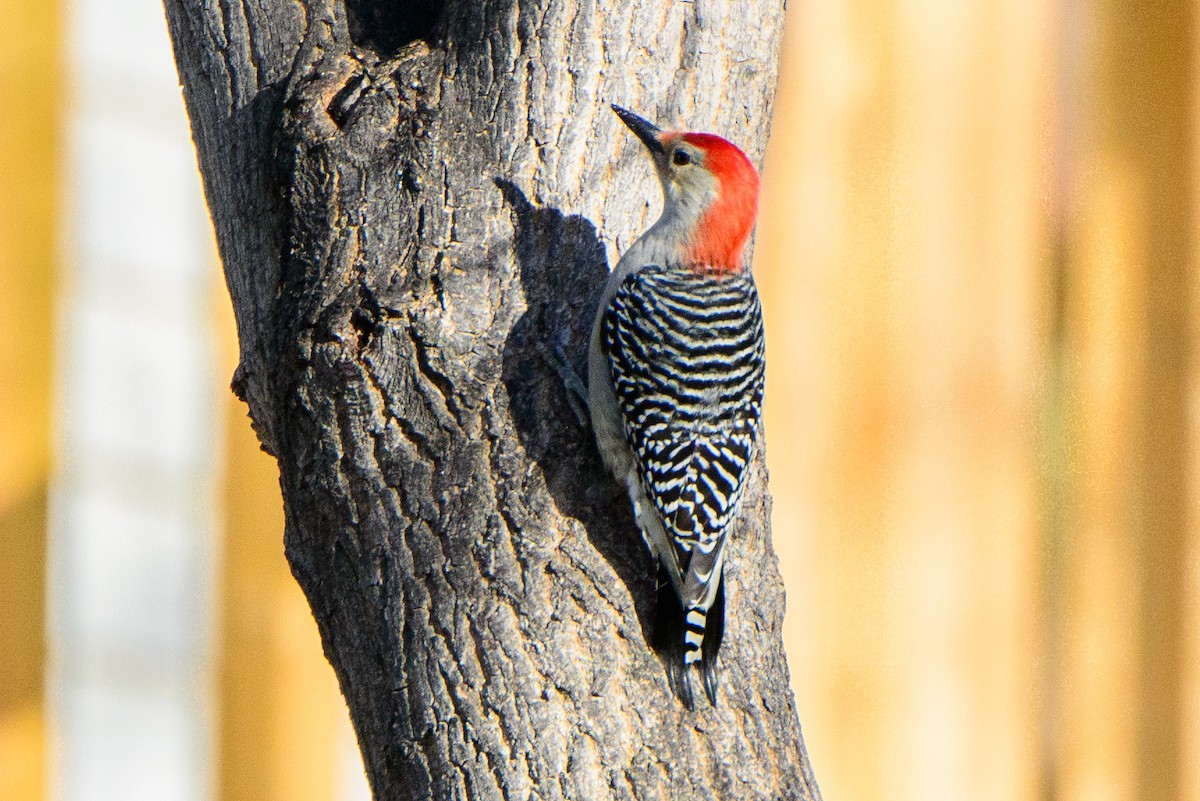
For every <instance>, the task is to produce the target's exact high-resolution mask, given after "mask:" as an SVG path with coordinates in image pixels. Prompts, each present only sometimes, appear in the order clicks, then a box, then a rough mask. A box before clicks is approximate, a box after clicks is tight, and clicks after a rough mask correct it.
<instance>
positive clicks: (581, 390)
mask: <svg viewBox="0 0 1200 801" xmlns="http://www.w3.org/2000/svg"><path fill="white" fill-rule="evenodd" d="M546 361H547V362H548V363H549V364H550V366H551V367H553V368H554V369H555V371H556V372H557V373H558V377H559V378H560V379H561V380H562V382H563V388H564V389H565V390H566V391H567V403H568V404H570V406H571V411H572V412H574V413H575V419H576V420H578V421H579V425H580V426H582V427H584V428H586V427H587V426H588V424H589V423H590V422H591V415H590V414H589V412H588V391H587V386H586V385H585V384H584V383H583V379H582V378H580V377H579V373H577V372H575V369H574V368H573V367H571V364H570V362H569V361H567V355H566V353H564V352H563V348H562V345H555V346H554V347H553V348H551V349H550V350H548V351H546Z"/></svg>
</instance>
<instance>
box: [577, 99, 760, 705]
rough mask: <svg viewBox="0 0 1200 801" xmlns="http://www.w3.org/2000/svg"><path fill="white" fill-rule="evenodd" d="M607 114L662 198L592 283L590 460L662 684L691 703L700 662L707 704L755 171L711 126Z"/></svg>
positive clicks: (718, 620) (727, 515)
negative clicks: (644, 575)
mask: <svg viewBox="0 0 1200 801" xmlns="http://www.w3.org/2000/svg"><path fill="white" fill-rule="evenodd" d="M612 110H613V111H614V112H615V113H616V115H617V116H618V117H619V118H620V119H621V121H622V122H624V124H625V125H626V126H627V127H628V128H629V129H630V130H631V131H632V132H633V133H634V135H636V136H637V138H638V139H639V140H640V141H641V143H642V144H643V145H644V146H645V149H646V151H647V152H648V153H649V155H650V158H651V160H652V162H653V165H654V169H655V171H656V173H657V175H658V178H659V181H660V183H661V185H662V194H663V209H662V214H661V216H659V218H658V220H657V221H656V222H655V223H654V224H653V225H652V226H650V228H648V229H647V230H646V231H645V232H644V233H642V234H641V236H639V237H638V239H637V240H636V241H635V242H634V243H633V244H632V245H631V246H630V247H629V249H628V250H627V251H626V252H625V253H624V254H623V255H622V256H621V258H620V260H619V261H618V262H617V264H616V266H615V267H614V268H613V269H612V271H611V272H610V274H609V277H608V281H607V283H606V285H605V287H604V290H603V291H602V293H601V296H600V304H599V307H598V309H597V311H596V317H595V321H594V324H593V326H592V334H591V341H590V344H589V348H588V389H587V391H588V404H587V405H588V409H589V412H590V415H591V422H592V430H593V433H594V436H595V440H596V445H597V448H598V450H599V452H600V456H601V459H602V461H603V462H604V464H605V466H606V467H607V468H608V470H609V472H610V473H611V474H612V475H613V476H614V477H615V478H616V480H617V481H618V482H620V483H621V484H622V485H624V487H625V489H626V491H627V492H628V495H629V500H630V503H631V504H632V506H633V515H634V518H635V521H636V523H637V526H638V528H639V529H640V531H641V534H642V538H643V539H644V541H645V543H646V546H647V547H648V548H649V550H650V553H651V555H652V557H653V558H654V560H655V562H656V563H657V579H658V592H657V610H656V613H655V618H656V619H655V625H654V635H653V640H654V644H655V646H656V647H657V648H658V649H660V652H662V653H665V654H666V658H667V665H668V680H669V682H670V685H671V687H672V690H673V691H674V692H675V693H676V694H677V695H678V696H679V697H680V698H681V700H682V701H683V703H684V704H685V706H686V707H687V708H688V709H693V708H694V701H693V691H692V675H693V673H694V672H697V671H698V672H699V673H700V675H701V677H702V680H703V684H704V689H705V693H706V695H707V696H708V699H709V702H710V704H712V705H713V706H715V705H716V703H717V691H718V685H719V670H718V655H719V651H720V648H721V642H722V639H723V637H724V631H725V584H724V566H725V559H726V553H727V550H726V546H727V543H728V540H729V535H730V532H731V530H732V527H733V524H734V521H735V518H736V517H737V514H738V511H739V508H740V506H741V502H742V498H743V496H744V494H745V490H746V484H747V480H748V478H749V474H750V467H751V461H752V458H753V454H754V452H755V449H756V448H757V440H758V436H759V431H760V428H761V418H762V404H763V389H764V380H763V377H764V365H765V361H764V359H765V346H764V336H763V320H762V309H761V306H760V304H759V298H758V291H757V289H756V288H755V285H754V278H753V276H752V275H751V273H750V269H749V265H747V264H746V263H745V261H744V250H745V248H746V245H747V242H748V241H749V238H750V235H751V232H752V231H753V229H754V224H755V218H756V216H757V212H758V192H759V177H758V172H757V170H756V169H755V168H754V165H753V164H752V163H751V161H750V159H749V158H747V156H746V155H745V153H743V152H742V151H741V150H740V149H739V148H738V147H737V146H736V145H734V144H733V143H731V142H729V141H728V140H726V139H724V138H722V137H720V136H717V135H715V134H711V133H695V132H685V131H668V130H662V129H660V128H658V127H657V126H655V125H654V124H652V123H650V122H649V121H647V120H645V119H643V118H642V117H640V116H638V115H637V114H634V113H633V112H631V111H628V110H627V109H624V108H622V107H620V106H617V105H613V106H612Z"/></svg>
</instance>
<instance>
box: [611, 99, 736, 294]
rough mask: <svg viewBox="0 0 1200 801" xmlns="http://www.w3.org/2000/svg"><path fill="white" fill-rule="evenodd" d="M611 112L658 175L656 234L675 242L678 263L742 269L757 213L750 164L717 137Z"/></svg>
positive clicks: (619, 111) (615, 108)
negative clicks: (660, 199) (659, 192)
mask: <svg viewBox="0 0 1200 801" xmlns="http://www.w3.org/2000/svg"><path fill="white" fill-rule="evenodd" d="M612 109H613V111H615V112H616V113H617V116H618V117H620V118H621V121H622V122H624V123H625V124H626V125H627V126H629V129H630V130H631V131H633V132H634V133H635V134H636V135H637V137H638V139H640V140H641V141H642V144H644V145H645V146H646V149H647V150H649V151H650V155H651V156H652V157H653V159H654V165H655V167H656V168H657V169H658V177H659V180H660V181H661V182H662V188H663V214H662V218H661V219H660V220H659V222H658V223H657V224H656V228H657V229H659V230H660V232H661V233H662V234H663V235H665V236H676V237H679V238H680V240H681V241H680V256H681V258H683V259H685V260H686V261H687V262H688V263H689V264H690V265H692V266H694V267H696V268H697V269H707V270H713V271H717V272H727V271H733V270H738V269H740V268H741V266H742V251H743V250H745V248H746V242H747V241H748V240H749V239H750V232H751V231H752V230H753V229H754V218H755V216H756V215H757V213H758V172H757V171H756V170H755V169H754V165H753V164H751V163H750V159H748V158H746V154H745V153H743V152H742V151H741V150H739V149H738V147H737V146H736V145H734V144H733V143H731V142H729V141H727V140H725V139H722V138H721V137H719V136H717V135H715V134H709V133H688V132H681V131H663V130H660V129H659V128H658V127H657V126H655V125H653V124H651V123H650V122H648V121H646V120H644V119H642V118H641V117H639V116H638V115H636V114H634V113H633V112H631V111H627V110H626V109H623V108H621V107H620V106H613V107H612Z"/></svg>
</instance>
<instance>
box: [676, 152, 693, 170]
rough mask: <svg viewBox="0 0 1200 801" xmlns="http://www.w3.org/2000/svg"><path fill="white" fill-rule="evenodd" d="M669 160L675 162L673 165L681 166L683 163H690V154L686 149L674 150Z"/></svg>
mask: <svg viewBox="0 0 1200 801" xmlns="http://www.w3.org/2000/svg"><path fill="white" fill-rule="evenodd" d="M671 161H673V162H675V166H677V167H682V166H683V165H684V164H691V163H692V156H691V154H690V153H688V152H687V151H686V150H676V151H675V155H674V156H672V157H671Z"/></svg>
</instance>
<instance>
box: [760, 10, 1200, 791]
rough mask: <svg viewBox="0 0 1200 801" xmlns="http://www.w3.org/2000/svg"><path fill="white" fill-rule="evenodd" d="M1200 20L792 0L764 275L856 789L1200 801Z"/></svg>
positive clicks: (784, 419) (832, 734) (772, 390)
mask: <svg viewBox="0 0 1200 801" xmlns="http://www.w3.org/2000/svg"><path fill="white" fill-rule="evenodd" d="M1193 14H1194V12H1193V9H1192V6H1191V4H1189V3H1186V2H1163V1H1161V0H1160V1H1158V2H1149V3H1122V2H1117V0H1097V2H1092V3H1087V2H1081V1H1079V0H1062V1H1061V2H1057V3H1051V2H1039V1H1038V0H1020V1H1019V2H970V3H959V4H952V3H943V2H934V1H933V0H923V1H918V2H904V3H899V2H852V3H849V4H843V3H832V2H826V1H825V0H815V2H810V3H804V4H801V5H799V6H798V7H796V8H794V9H793V10H792V17H791V18H790V20H789V23H790V24H791V29H790V32H789V40H788V46H787V51H786V58H787V60H788V63H787V65H786V66H785V69H784V75H785V78H784V80H783V82H782V84H781V86H780V95H779V101H778V105H777V117H776V121H775V128H774V131H773V139H772V150H771V152H770V153H769V155H768V163H767V171H766V197H765V198H764V209H765V210H766V216H765V217H764V220H763V223H762V225H761V227H760V237H759V242H760V249H759V256H758V261H757V270H758V277H759V282H760V285H761V287H762V289H763V294H764V298H765V303H766V304H767V313H768V315H769V317H768V323H769V332H768V333H769V336H770V341H769V353H770V359H771V372H770V374H769V386H768V405H769V414H768V432H769V433H768V442H769V445H770V447H771V451H770V454H769V458H770V463H771V466H772V481H773V483H772V489H773V491H774V493H775V497H776V528H775V538H776V544H777V548H778V549H779V551H780V553H781V555H783V557H784V559H785V563H786V569H785V572H786V573H787V575H788V577H789V589H790V593H789V603H790V615H789V619H788V626H789V629H788V631H789V635H790V637H791V640H790V644H791V651H792V653H793V654H794V658H793V661H792V670H793V684H794V685H795V687H796V689H797V693H798V700H799V707H800V714H801V719H802V721H803V723H804V724H805V730H806V734H807V737H808V740H809V744H810V748H811V751H812V757H813V763H814V765H815V766H816V769H817V770H818V776H819V778H820V779H821V782H822V787H823V789H824V791H825V794H826V797H829V798H855V799H882V798H889V799H906V798H911V799H925V800H926V801H927V800H928V799H965V798H970V799H1070V800H1071V801H1074V800H1076V799H1078V800H1079V801H1103V800H1104V799H1147V800H1148V801H1150V800H1152V799H1193V798H1200V781H1198V772H1200V768H1198V766H1197V761H1198V757H1200V750H1198V748H1197V746H1198V745H1200V710H1198V709H1197V703H1198V701H1200V689H1198V688H1197V679H1198V678H1200V676H1198V675H1197V665H1198V664H1200V663H1198V661H1197V653H1198V650H1200V649H1198V647H1197V644H1196V642H1197V636H1196V623H1197V614H1196V611H1195V610H1196V609H1197V600H1200V599H1198V597H1197V583H1196V574H1197V569H1196V564H1197V542H1198V540H1197V537H1196V533H1197V524H1196V513H1197V509H1198V507H1197V503H1196V501H1197V476H1196V471H1195V469H1194V466H1195V465H1196V464H1197V461H1196V459H1197V455H1198V452H1197V447H1196V437H1195V433H1194V432H1196V431H1197V422H1198V420H1197V401H1196V394H1195V388H1196V387H1197V386H1198V385H1197V381H1196V378H1197V369H1196V366H1195V363H1194V355H1193V354H1192V352H1191V348H1192V344H1191V343H1193V342H1194V341H1195V335H1196V333H1197V329H1196V322H1197V319H1198V318H1197V305H1196V282H1195V280H1194V279H1193V278H1192V272H1193V270H1194V257H1193V254H1192V251H1193V247H1194V237H1195V233H1194V232H1195V231H1196V230H1197V226H1196V215H1195V209H1194V203H1193V196H1194V194H1195V186H1196V181H1195V177H1196V176H1195V167H1194V155H1193V151H1194V141H1195V125H1194V121H1195V108H1196V102H1195V98H1194V89H1193V84H1192V81H1191V75H1192V73H1193V64H1195V63H1196V57H1195V56H1196V53H1195V45H1194V44H1193V31H1194V28H1195V26H1194V23H1193Z"/></svg>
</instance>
